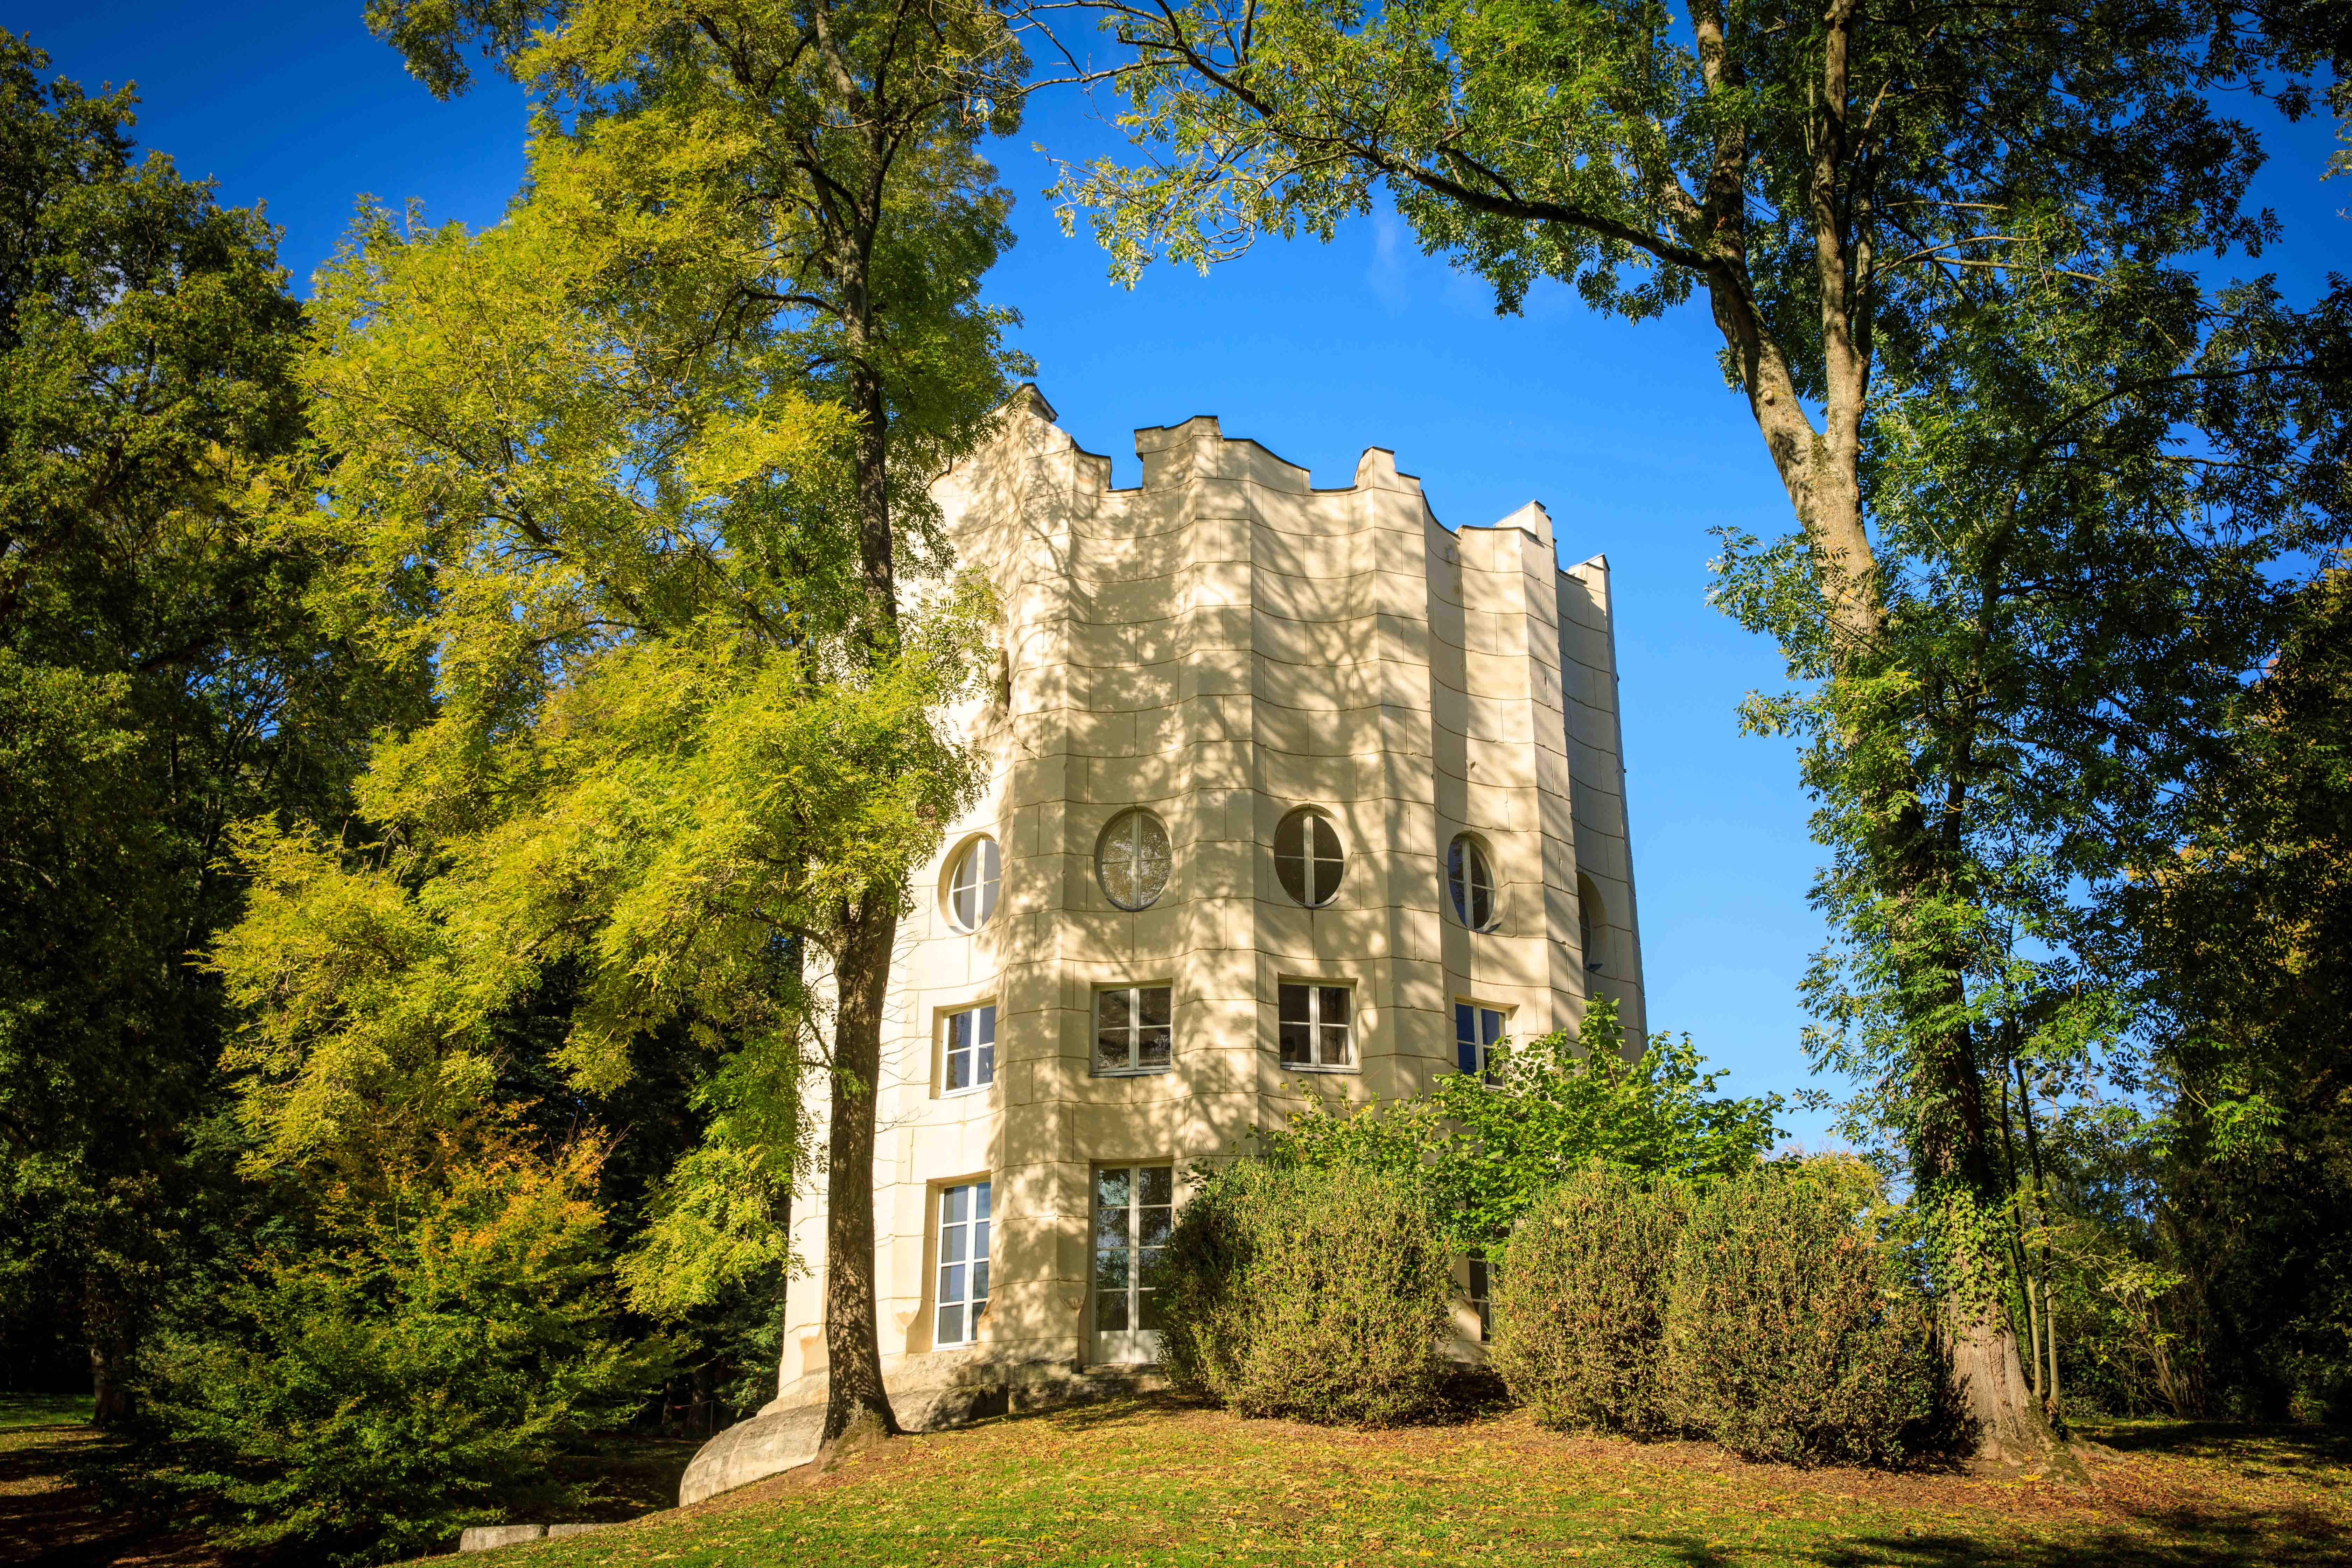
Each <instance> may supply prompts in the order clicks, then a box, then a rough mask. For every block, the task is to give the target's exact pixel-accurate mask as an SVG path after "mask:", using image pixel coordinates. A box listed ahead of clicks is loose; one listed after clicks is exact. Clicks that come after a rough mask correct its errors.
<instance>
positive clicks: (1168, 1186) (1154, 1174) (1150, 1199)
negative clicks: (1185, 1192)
mask: <svg viewBox="0 0 2352 1568" xmlns="http://www.w3.org/2000/svg"><path fill="white" fill-rule="evenodd" d="M1137 1174H1138V1175H1139V1176H1140V1177H1141V1178H1142V1180H1141V1182H1140V1183H1139V1186H1140V1187H1141V1189H1142V1198H1143V1204H1144V1206H1145V1207H1147V1208H1166V1207H1167V1206H1168V1205H1171V1204H1172V1203H1174V1202H1175V1201H1176V1167H1175V1166H1173V1165H1146V1166H1143V1167H1142V1168H1141V1169H1140V1170H1139V1172H1138V1173H1137Z"/></svg>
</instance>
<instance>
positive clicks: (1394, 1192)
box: [1149, 1160, 1453, 1426]
mask: <svg viewBox="0 0 2352 1568" xmlns="http://www.w3.org/2000/svg"><path fill="white" fill-rule="evenodd" d="M1149 1278H1150V1283H1151V1284H1152V1286H1153V1288H1154V1289H1155V1290H1156V1291H1157V1292H1158V1299H1159V1301H1160V1313H1161V1316H1162V1320H1163V1327H1162V1330H1161V1335H1162V1337H1161V1342H1160V1363H1161V1365H1162V1366H1164V1367H1165V1368H1166V1369H1167V1372H1168V1374H1169V1377H1170V1380H1171V1382H1172V1383H1174V1384H1175V1385H1176V1386H1177V1387H1179V1388H1182V1389H1187V1390H1190V1391H1192V1392H1196V1393H1202V1394H1210V1395H1213V1396H1214V1397H1215V1398H1217V1399H1220V1400H1222V1401H1223V1402H1224V1403H1225V1404H1227V1405H1231V1406H1232V1407H1233V1408H1234V1409H1235V1410H1237V1411H1239V1412H1240V1413H1242V1414H1243V1415H1288V1416H1296V1417H1297V1418H1299V1419H1301V1420H1307V1421H1321V1422H1338V1423H1352V1424H1360V1425H1363V1426H1387V1425H1391V1424H1393V1423H1396V1422H1400V1421H1405V1420H1409V1419H1411V1418H1412V1416H1413V1415H1417V1414H1419V1413H1421V1412H1423V1411H1424V1410H1425V1409H1427V1408H1428V1407H1429V1406H1430V1405H1431V1404H1432V1402H1433V1400H1434V1399H1435V1397H1436V1394H1437V1388H1438V1379H1439V1375H1440V1373H1442V1371H1443V1370H1444V1367H1443V1364H1442V1363H1441V1362H1440V1361H1439V1359H1438V1353H1437V1347H1438V1344H1439V1342H1440V1340H1441V1339H1442V1338H1443V1337H1444V1335H1445V1334H1446V1333H1447V1332H1449V1331H1450V1329H1451V1306H1452V1300H1453V1269H1452V1265H1451V1259H1450V1258H1449V1256H1448V1253H1447V1249H1446V1245H1445V1242H1444V1238H1443V1237H1442V1236H1441V1235H1440V1234H1439V1231H1438V1227H1437V1225H1436V1222H1435V1220H1434V1218H1433V1215H1431V1213H1430V1211H1429V1207H1428V1205H1427V1202H1426V1200H1425V1199H1424V1198H1423V1196H1422V1195H1421V1194H1420V1193H1419V1192H1418V1191H1417V1190H1416V1189H1415V1188H1414V1187H1413V1186H1412V1184H1409V1183H1406V1182H1403V1181H1401V1180H1399V1179H1397V1178H1396V1177H1394V1176H1392V1175H1389V1174H1385V1173H1381V1172H1377V1171H1374V1170H1370V1169H1368V1168H1366V1167H1363V1166H1360V1165H1352V1164H1341V1165H1336V1166H1331V1167H1328V1168H1306V1167H1290V1168H1284V1167H1278V1166H1275V1165H1270V1164H1267V1163H1264V1162H1262V1161H1255V1160H1242V1161H1238V1162H1236V1163H1234V1164H1231V1165H1228V1166H1226V1167H1225V1168H1224V1169H1223V1170H1221V1171H1218V1172H1217V1173H1214V1174H1213V1175H1212V1176H1211V1177H1210V1178H1209V1179H1208V1181H1207V1182H1206V1183H1205V1184H1203V1186H1202V1191H1201V1192H1200V1193H1199V1194H1198V1195H1197V1196H1195V1197H1194V1198H1193V1199H1192V1202H1191V1203H1190V1204H1188V1205H1185V1208H1184V1210H1183V1213H1182V1215H1181V1217H1180V1218H1179V1219H1178V1221H1177V1224H1176V1228H1175V1231H1174V1233H1173V1234H1172V1235H1171V1237H1169V1244H1168V1248H1167V1251H1166V1252H1165V1253H1164V1254H1163V1255H1162V1257H1161V1258H1160V1261H1159V1263H1158V1264H1157V1265H1155V1266H1154V1268H1153V1270H1152V1272H1151V1274H1150V1277H1149Z"/></svg>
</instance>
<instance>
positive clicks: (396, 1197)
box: [139, 1136, 666, 1563]
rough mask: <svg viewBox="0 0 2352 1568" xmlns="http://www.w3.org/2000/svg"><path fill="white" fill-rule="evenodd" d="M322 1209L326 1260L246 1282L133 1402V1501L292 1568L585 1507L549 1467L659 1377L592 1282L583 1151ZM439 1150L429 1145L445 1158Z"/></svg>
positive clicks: (375, 1557)
mask: <svg viewBox="0 0 2352 1568" xmlns="http://www.w3.org/2000/svg"><path fill="white" fill-rule="evenodd" d="M488 1145H489V1146H488V1147H484V1146H482V1144H481V1143H480V1142H474V1144H473V1146H471V1147H467V1148H465V1149H463V1150H457V1149H454V1148H452V1149H451V1150H450V1152H452V1153H453V1154H456V1155H457V1156H458V1157H457V1158H454V1159H452V1160H450V1161H448V1162H446V1163H442V1164H441V1165H440V1166H439V1167H438V1168H416V1167H411V1168H408V1169H405V1170H403V1171H400V1172H398V1173H396V1175H395V1176H394V1179H393V1180H392V1181H390V1182H389V1183H387V1184H385V1186H384V1187H383V1190H381V1191H377V1192H373V1193H370V1194H365V1195H364V1197H358V1198H355V1197H354V1194H352V1192H351V1190H350V1189H349V1188H348V1187H346V1188H343V1189H341V1190H340V1192H339V1194H337V1195H336V1196H334V1197H331V1199H330V1201H329V1203H328V1204H327V1205H326V1210H327V1212H328V1213H329V1214H330V1215H331V1216H332V1217H333V1218H335V1219H336V1221H337V1222H338V1223H337V1224H336V1226H335V1227H334V1231H333V1234H332V1236H331V1237H329V1238H328V1239H327V1241H326V1244H325V1245H321V1246H319V1247H311V1248H306V1249H302V1250H298V1251H293V1252H290V1253H288V1254H285V1255H281V1256H278V1257H275V1258H269V1259H268V1260H267V1261H265V1262H262V1263H260V1264H257V1266H256V1267H255V1268H252V1269H251V1270H250V1271H249V1272H248V1274H247V1276H246V1277H245V1278H244V1279H241V1280H240V1281H239V1282H238V1283H237V1284H236V1286H234V1287H233V1288H232V1289H231V1290H230V1291H229V1293H228V1299H227V1300H226V1302H225V1303H224V1307H225V1310H224V1311H223V1312H222V1314H221V1316H220V1317H219V1319H218V1320H217V1321H215V1322H214V1323H212V1324H210V1325H206V1326H203V1327H199V1328H192V1329H190V1330H187V1331H183V1332H180V1333H178V1334H174V1335H171V1336H167V1337H166V1338H164V1339H163V1341H162V1342H160V1343H159V1344H158V1345H157V1347H156V1349H155V1352H154V1353H153V1355H152V1358H151V1363H150V1367H149V1371H148V1374H147V1377H146V1380H145V1384H144V1386H143V1388H142V1394H143V1398H142V1414H141V1417H140V1425H141V1432H140V1434H139V1436H141V1437H142V1440H143V1444H144V1447H145V1448H146V1458H147V1459H148V1461H149V1463H148V1466H147V1479H146V1480H145V1481H144V1482H143V1483H142V1489H144V1490H147V1491H150V1492H151V1493H162V1494H164V1495H165V1496H166V1497H169V1498H172V1499H174V1500H177V1501H179V1502H181V1503H183V1504H185V1505H187V1506H190V1507H192V1508H194V1510H196V1511H197V1513H198V1515H199V1516H200V1517H201V1518H202V1519H203V1521H205V1524H206V1525H207V1526H208V1528H209V1530H210V1531H211V1533H212V1534H213V1535H214V1536H215V1539H217V1540H218V1541H220V1542H223V1543H224V1544H226V1545H229V1546H234V1547H258V1548H265V1549H267V1548H279V1549H285V1548H299V1549H301V1550H300V1555H301V1557H302V1558H303V1560H305V1561H310V1562H319V1561H328V1562H336V1563H362V1562H383V1561H389V1560H392V1559H395V1558H401V1557H410V1556H415V1555H418V1554H420V1553H423V1552H435V1551H442V1550H446V1548H447V1547H448V1545H449V1544H450V1542H451V1540H452V1538H453V1537H454V1536H455V1535H456V1534H457V1531H458V1530H459V1529H460V1528H462V1527H463V1526H465V1525H467V1524H478V1523H483V1522H487V1521H496V1520H499V1519H502V1518H505V1517H507V1516H508V1515H509V1513H511V1512H513V1511H516V1510H518V1509H519V1508H522V1509H528V1508H530V1507H531V1506H533V1505H539V1506H541V1507H542V1508H558V1507H576V1506H577V1505H578V1504H579V1503H580V1502H582V1501H583V1498H582V1497H580V1496H578V1495H576V1494H574V1493H573V1492H572V1491H571V1489H567V1488H565V1487H563V1486H562V1485H561V1484H560V1483H557V1482H554V1481H552V1480H551V1479H549V1469H550V1461H551V1459H552V1458H554V1457H555V1455H556V1454H557V1452H558V1451H559V1449H560V1448H561V1447H562V1445H564V1444H565V1443H566V1442H567V1441H569V1440H571V1439H573V1438H576V1437H578V1436H581V1435H582V1434H583V1433H584V1432H586V1431H589V1430H593V1429H595V1428H597V1427H600V1426H606V1425H609V1424H611V1423H612V1422H613V1421H614V1419H615V1418H616V1417H619V1416H622V1415H625V1414H626V1411H627V1408H628V1407H629V1406H630V1405H633V1404H634V1403H635V1401H636V1400H637V1399H639V1398H640V1397H642V1395H643V1394H644V1393H645V1392H646V1389H647V1388H648V1387H649V1386H651V1385H652V1384H654V1383H656V1382H658V1381H659V1379H660V1377H661V1375H662V1373H663V1372H664V1371H665V1370H666V1366H665V1363H664V1357H663V1352H664V1348H665V1346H664V1343H663V1342H661V1341H659V1340H655V1341H651V1342H640V1343H638V1344H635V1345H627V1344H625V1343H624V1342H623V1341H622V1338H621V1336H620V1334H619V1333H618V1332H617V1325H616V1324H615V1323H614V1321H613V1319H614V1309H615V1303H614V1300H613V1299H612V1292H611V1291H610V1289H609V1288H607V1287H606V1286H605V1284H604V1271H605V1264H604V1248H605V1241H604V1225H603V1215H601V1213H600V1212H599V1211H598V1210H597V1208H596V1207H595V1206H594V1205H593V1204H592V1203H591V1202H590V1201H589V1200H588V1196H587V1194H589V1192H590V1191H591V1190H592V1184H593V1178H594V1175H595V1169H596V1162H597V1157H598V1153H599V1151H597V1150H595V1149H594V1148H593V1147H586V1146H578V1145H575V1146H574V1147H573V1148H572V1149H569V1150H567V1151H565V1152H563V1153H562V1154H561V1155H559V1156H558V1157H557V1158H555V1159H553V1160H545V1159H541V1158H538V1157H535V1156H533V1155H532V1154H530V1152H527V1151H525V1150H523V1149H521V1148H520V1147H518V1146H515V1145H514V1144H512V1143H511V1142H507V1141H505V1140H502V1139H499V1138H497V1137H495V1136H494V1137H493V1138H491V1139H490V1140H488ZM446 1147H449V1146H448V1145H447V1144H446V1143H445V1148H446Z"/></svg>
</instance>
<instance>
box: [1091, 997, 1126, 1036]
mask: <svg viewBox="0 0 2352 1568" xmlns="http://www.w3.org/2000/svg"><path fill="white" fill-rule="evenodd" d="M1131 994H1132V993H1129V992H1126V991H1098V992H1097V993H1096V994H1095V1018H1096V1023H1097V1026H1098V1027H1099V1028H1101V1029H1102V1030H1103V1031H1104V1032H1105V1033H1106V1034H1108V1032H1110V1031H1111V1030H1113V1029H1124V1028H1126V1027H1127V1026H1128V1022H1129V1011H1128V998H1129V996H1130V995H1131Z"/></svg>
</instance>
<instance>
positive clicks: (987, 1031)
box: [975, 1003, 996, 1045]
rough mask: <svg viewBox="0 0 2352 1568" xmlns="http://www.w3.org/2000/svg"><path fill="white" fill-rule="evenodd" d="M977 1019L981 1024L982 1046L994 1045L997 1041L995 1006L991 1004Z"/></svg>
mask: <svg viewBox="0 0 2352 1568" xmlns="http://www.w3.org/2000/svg"><path fill="white" fill-rule="evenodd" d="M975 1017H976V1020H977V1022H978V1024H979V1038H980V1042H981V1044H982V1045H991V1044H993V1043H994V1042H995V1039H996V1005H995V1004H994V1003H991V1004H990V1005H987V1006H985V1007H982V1008H981V1009H980V1011H979V1012H978V1014H976V1015H975Z"/></svg>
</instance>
